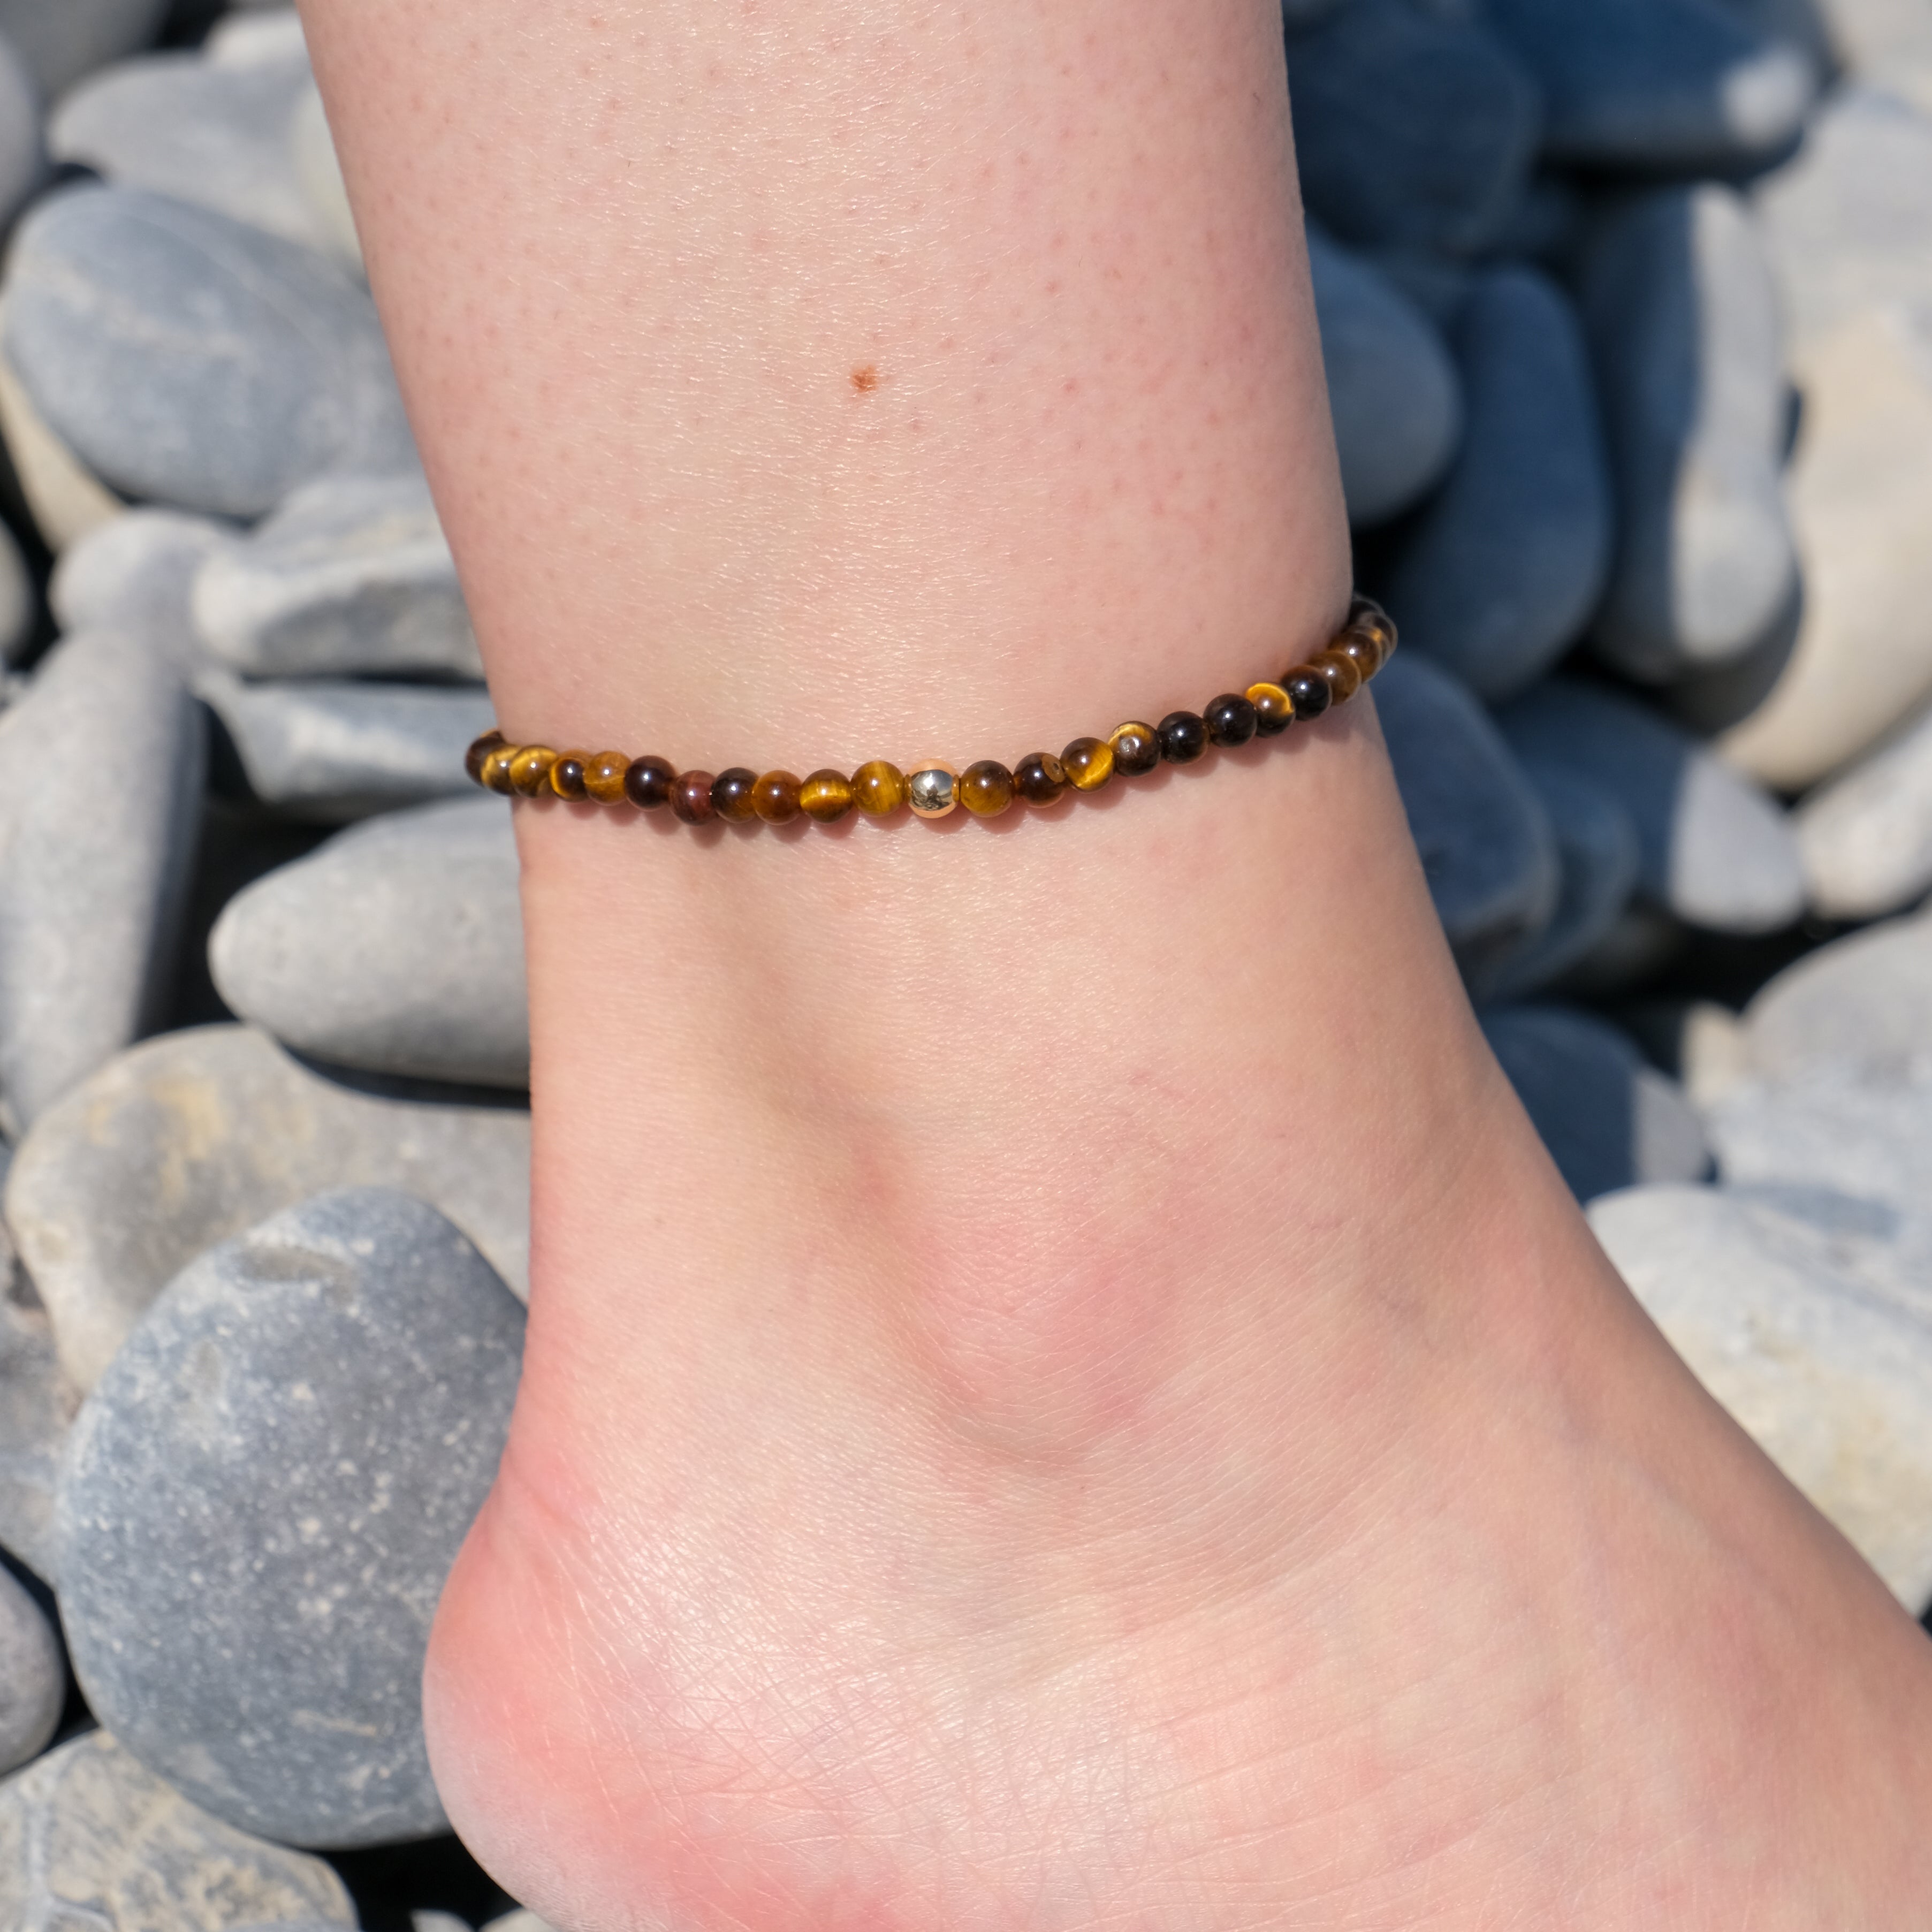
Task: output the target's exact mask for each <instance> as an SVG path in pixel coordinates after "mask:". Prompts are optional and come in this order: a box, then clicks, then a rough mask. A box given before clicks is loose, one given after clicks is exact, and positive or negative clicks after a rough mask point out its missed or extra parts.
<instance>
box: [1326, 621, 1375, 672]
mask: <svg viewBox="0 0 1932 1932" xmlns="http://www.w3.org/2000/svg"><path fill="white" fill-rule="evenodd" d="M1329 651H1340V652H1341V654H1342V655H1343V656H1344V657H1345V658H1347V659H1348V660H1349V662H1350V663H1351V664H1353V665H1354V666H1355V668H1356V669H1357V670H1358V671H1360V672H1361V674H1362V682H1364V684H1367V682H1368V681H1369V679H1370V678H1372V677H1373V676H1375V674H1376V672H1377V671H1379V670H1381V669H1382V646H1381V644H1380V643H1378V642H1377V641H1376V637H1375V634H1374V633H1373V631H1343V633H1342V634H1341V635H1340V637H1337V639H1336V640H1335V641H1334V643H1332V644H1331V645H1330V646H1328V651H1325V652H1323V653H1322V655H1323V656H1325V657H1326V656H1327V655H1328V652H1329Z"/></svg>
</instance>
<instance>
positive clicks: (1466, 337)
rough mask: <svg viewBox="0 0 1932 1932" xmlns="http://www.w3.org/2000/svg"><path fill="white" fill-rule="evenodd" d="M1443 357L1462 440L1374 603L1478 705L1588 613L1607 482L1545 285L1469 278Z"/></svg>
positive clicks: (1535, 670)
mask: <svg viewBox="0 0 1932 1932" xmlns="http://www.w3.org/2000/svg"><path fill="white" fill-rule="evenodd" d="M1451 343H1452V344H1453V346H1454V350H1455V352H1456V361H1457V367H1458V368H1459V370H1460V372H1461V375H1462V380H1463V397H1464V398H1465V405H1466V411H1467V419H1468V420H1467V426H1466V428H1465V430H1464V431H1463V439H1462V443H1461V446H1460V449H1458V450H1457V455H1456V459H1455V461H1454V463H1453V464H1452V465H1451V468H1450V469H1449V472H1448V475H1447V477H1446V478H1445V479H1444V481H1443V484H1442V488H1441V489H1440V490H1438V491H1437V493H1436V495H1435V496H1434V497H1433V498H1432V499H1431V500H1430V502H1429V503H1428V504H1427V505H1426V507H1425V508H1424V509H1423V511H1422V512H1421V515H1420V517H1418V519H1417V520H1416V523H1415V526H1414V528H1413V529H1411V530H1410V531H1409V532H1406V535H1404V537H1403V541H1402V544H1401V547H1400V550H1398V552H1397V555H1396V558H1395V560H1394V564H1393V565H1392V566H1391V570H1390V573H1389V575H1388V578H1387V580H1386V582H1385V591H1386V593H1387V594H1386V595H1385V598H1384V601H1385V603H1386V604H1388V607H1389V609H1390V610H1391V612H1392V613H1394V616H1395V617H1396V619H1397V622H1400V624H1401V625H1402V626H1403V629H1404V631H1406V632H1408V633H1409V634H1412V635H1413V636H1414V637H1416V638H1417V639H1418V640H1420V642H1421V646H1422V647H1423V648H1424V649H1427V651H1428V652H1429V653H1430V655H1431V656H1432V657H1434V658H1438V659H1439V660H1440V661H1442V663H1443V664H1446V665H1447V666H1448V668H1449V669H1450V670H1453V671H1454V672H1455V673H1457V676H1459V677H1460V678H1461V679H1463V682H1465V683H1466V684H1467V685H1469V688H1471V689H1472V691H1475V693H1476V694H1477V695H1478V697H1483V698H1487V699H1489V700H1492V701H1493V700H1496V699H1499V698H1502V697H1509V696H1511V695H1512V694H1514V693H1515V692H1517V691H1520V690H1523V688H1526V686H1527V685H1531V684H1533V683H1534V682H1535V681H1536V679H1538V678H1539V677H1541V676H1542V675H1543V673H1544V672H1545V671H1547V670H1549V669H1550V667H1551V665H1553V664H1554V663H1555V662H1556V660H1557V659H1558V658H1559V657H1561V656H1562V655H1563V653H1564V652H1565V650H1566V649H1568V646H1570V644H1571V643H1572V642H1574V640H1575V639H1576V637H1577V635H1578V634H1579V633H1580V631H1582V629H1583V625H1584V624H1585V622H1586V621H1587V620H1588V619H1589V616H1590V613H1591V612H1592V610H1594V609H1595V606H1596V602H1597V599H1598V595H1599V594H1600V593H1601V591H1602V589H1603V586H1604V574H1605V571H1606V570H1607V568H1608V565H1609V562H1610V544H1611V539H1612V507H1611V497H1610V475H1609V472H1608V469H1607V463H1606V459H1605V457H1604V442H1603V434H1602V430H1601V425H1599V423H1598V419H1597V402H1596V396H1595V392H1594V391H1593V389H1592V386H1591V377H1590V365H1589V353H1588V352H1587V350H1586V348H1585V347H1584V343H1583V331H1582V329H1581V328H1580V326H1578V323H1577V318H1576V316H1575V314H1574V311H1572V310H1571V306H1570V304H1569V302H1568V298H1566V297H1565V295H1564V294H1563V293H1562V290H1560V289H1559V288H1558V287H1556V284H1554V283H1553V282H1552V281H1550V280H1549V279H1548V278H1547V277H1546V276H1544V275H1541V274H1539V273H1538V272H1536V271H1535V270H1534V269H1521V268H1508V269H1499V270H1496V271H1495V272H1492V273H1490V274H1488V275H1484V276H1483V277H1481V279H1480V280H1478V282H1477V283H1476V284H1475V287H1474V289H1473V290H1472V291H1471V293H1470V295H1469V299H1468V300H1467V302H1466V303H1465V304H1464V305H1463V309H1462V312H1461V314H1460V316H1459V317H1457V321H1456V323H1455V326H1454V330H1453V331H1452V333H1451Z"/></svg>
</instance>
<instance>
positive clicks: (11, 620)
mask: <svg viewBox="0 0 1932 1932" xmlns="http://www.w3.org/2000/svg"><path fill="white" fill-rule="evenodd" d="M39 615H40V599H39V598H38V597H37V595H36V594H35V592H34V580H33V578H32V577H31V576H29V575H28V571H27V560H26V558H25V557H23V556H22V555H21V554H20V540H19V539H18V538H17V537H16V536H15V535H14V534H13V532H12V531H11V530H10V529H8V528H7V526H6V525H5V523H0V664H16V663H17V662H18V661H20V658H21V656H22V655H23V653H24V652H26V648H27V646H28V645H29V644H31V643H32V642H33V640H34V622H35V620H36V619H37V618H38V616H39Z"/></svg>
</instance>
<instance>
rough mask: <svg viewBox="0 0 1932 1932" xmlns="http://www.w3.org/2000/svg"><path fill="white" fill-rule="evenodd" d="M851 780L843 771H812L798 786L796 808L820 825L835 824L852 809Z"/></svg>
mask: <svg viewBox="0 0 1932 1932" xmlns="http://www.w3.org/2000/svg"><path fill="white" fill-rule="evenodd" d="M852 806H853V790H852V781H851V780H850V778H847V776H846V775H845V774H844V772H835V771H830V770H826V771H822V772H813V773H812V775H811V777H809V778H807V779H806V780H805V782H804V784H802V785H800V786H799V788H798V808H799V811H802V812H803V813H804V814H805V817H808V818H815V819H817V821H818V822H819V823H820V824H821V825H832V824H835V823H837V822H838V820H840V819H841V818H843V817H844V816H845V814H847V812H848V811H850V810H851V809H852Z"/></svg>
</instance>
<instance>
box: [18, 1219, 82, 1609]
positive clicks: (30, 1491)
mask: <svg viewBox="0 0 1932 1932" xmlns="http://www.w3.org/2000/svg"><path fill="white" fill-rule="evenodd" d="M6 1268H7V1274H8V1275H9V1277H10V1282H9V1284H8V1292H7V1293H6V1294H5V1295H0V1549H4V1550H5V1551H6V1552H7V1554H8V1555H9V1556H12V1557H14V1558H16V1559H18V1561H20V1562H22V1563H24V1564H25V1565H26V1566H27V1568H28V1569H30V1570H31V1571H33V1572H34V1574H35V1575H36V1576H37V1577H39V1578H40V1580H42V1581H43V1583H52V1581H53V1580H54V1550H53V1514H54V1491H55V1486H56V1484H57V1482H58V1478H59V1475H60V1458H61V1449H62V1445H63V1444H64V1443H65V1442H66V1440H67V1432H68V1424H71V1422H72V1421H74V1412H75V1411H76V1410H77V1409H79V1408H80V1390H78V1389H77V1388H75V1387H74V1385H73V1383H71V1382H70V1381H68V1378H67V1376H66V1375H65V1373H63V1372H62V1368H61V1366H60V1361H59V1358H58V1356H57V1355H55V1352H54V1340H53V1329H52V1325H51V1324H50V1323H49V1322H48V1320H47V1316H46V1310H45V1309H43V1308H41V1307H39V1306H37V1304H34V1303H31V1301H30V1299H29V1298H31V1289H25V1288H24V1284H23V1280H22V1278H21V1277H20V1274H19V1271H18V1270H17V1267H16V1265H15V1262H14V1259H13V1255H12V1254H11V1253H8V1254H7V1257H6Z"/></svg>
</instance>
